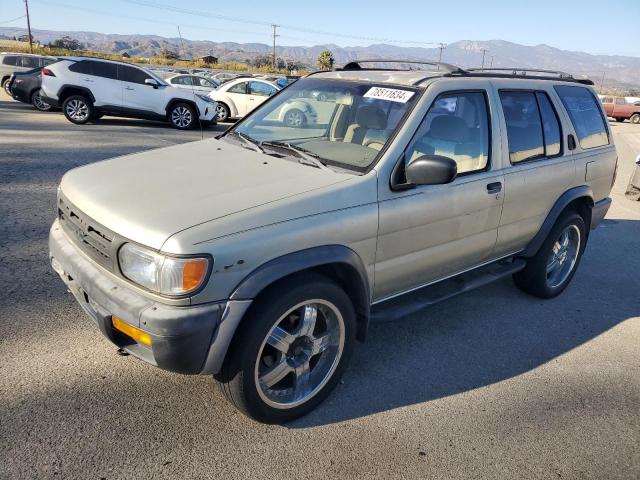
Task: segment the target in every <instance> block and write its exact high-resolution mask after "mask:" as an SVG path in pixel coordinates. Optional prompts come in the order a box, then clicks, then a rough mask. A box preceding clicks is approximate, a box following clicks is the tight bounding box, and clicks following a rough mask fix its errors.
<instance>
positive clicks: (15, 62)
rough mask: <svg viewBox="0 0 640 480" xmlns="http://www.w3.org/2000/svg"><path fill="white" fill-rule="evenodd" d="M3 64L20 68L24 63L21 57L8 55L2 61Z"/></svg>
mask: <svg viewBox="0 0 640 480" xmlns="http://www.w3.org/2000/svg"><path fill="white" fill-rule="evenodd" d="M2 64H3V65H11V66H12V67H19V66H21V65H22V61H21V60H20V57H17V56H15V55H7V56H6V57H4V58H3V59H2Z"/></svg>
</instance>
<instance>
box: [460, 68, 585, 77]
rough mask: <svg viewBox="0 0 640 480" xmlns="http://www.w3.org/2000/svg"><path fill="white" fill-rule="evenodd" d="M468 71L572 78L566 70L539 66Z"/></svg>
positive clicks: (473, 70)
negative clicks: (540, 74)
mask: <svg viewBox="0 0 640 480" xmlns="http://www.w3.org/2000/svg"><path fill="white" fill-rule="evenodd" d="M467 71H468V72H511V74H512V75H517V76H521V77H524V76H526V75H527V73H544V74H551V75H557V76H558V77H560V78H573V75H571V74H570V73H567V72H561V71H560V70H542V69H539V68H517V67H505V68H469V69H467Z"/></svg>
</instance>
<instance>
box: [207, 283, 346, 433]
mask: <svg viewBox="0 0 640 480" xmlns="http://www.w3.org/2000/svg"><path fill="white" fill-rule="evenodd" d="M240 328H242V329H243V330H242V331H239V332H238V335H236V338H235V339H234V342H233V344H232V346H231V348H230V351H229V353H228V354H227V358H226V359H225V362H224V364H223V366H222V369H221V371H220V373H219V374H217V375H216V376H215V378H216V380H217V381H218V384H219V386H220V388H221V390H222V393H223V394H224V396H225V397H226V398H227V400H229V401H230V402H231V403H232V404H233V405H234V406H235V407H236V408H237V409H238V410H240V411H241V412H242V413H244V414H245V415H247V416H249V417H251V418H253V419H254V420H257V421H259V422H265V423H283V422H288V421H290V420H293V419H296V418H298V417H300V416H302V415H305V414H306V413H308V412H309V411H311V410H313V409H314V408H315V407H316V406H317V405H318V404H320V403H321V402H322V401H323V400H324V399H325V398H326V397H327V395H329V393H330V392H331V390H333V388H334V387H335V386H336V384H337V383H338V381H339V380H340V377H341V376H342V373H343V372H344V369H345V367H346V365H347V363H348V361H349V358H350V356H351V353H352V351H353V346H354V343H355V334H356V316H355V311H354V308H353V304H352V303H351V301H350V299H349V297H348V296H347V294H346V293H345V292H344V290H342V289H341V288H340V287H339V286H338V285H336V284H335V283H333V282H332V281H330V280H329V279H327V278H325V277H323V276H321V275H317V274H309V275H304V276H296V277H295V278H293V279H291V280H290V281H285V282H282V283H281V284H279V285H277V286H276V287H274V288H270V289H269V290H268V291H267V293H266V294H265V295H262V296H261V298H259V299H258V300H257V301H256V302H255V303H254V305H252V308H251V310H250V311H249V313H248V316H247V318H246V319H245V320H244V321H243V323H242V325H241V327H240Z"/></svg>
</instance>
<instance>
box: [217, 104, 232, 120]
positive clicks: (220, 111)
mask: <svg viewBox="0 0 640 480" xmlns="http://www.w3.org/2000/svg"><path fill="white" fill-rule="evenodd" d="M228 117H229V113H228V112H227V107H225V106H224V105H221V104H218V105H216V119H217V120H218V121H219V122H224V121H225V120H226V119H227V118H228Z"/></svg>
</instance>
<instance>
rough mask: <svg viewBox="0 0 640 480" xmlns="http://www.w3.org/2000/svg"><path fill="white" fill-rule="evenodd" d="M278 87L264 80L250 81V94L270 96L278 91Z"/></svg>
mask: <svg viewBox="0 0 640 480" xmlns="http://www.w3.org/2000/svg"><path fill="white" fill-rule="evenodd" d="M276 91H277V90H276V89H275V88H274V87H272V86H271V85H268V84H266V83H262V82H249V94H250V95H258V96H261V97H270V96H271V95H273V94H274V93H276Z"/></svg>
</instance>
